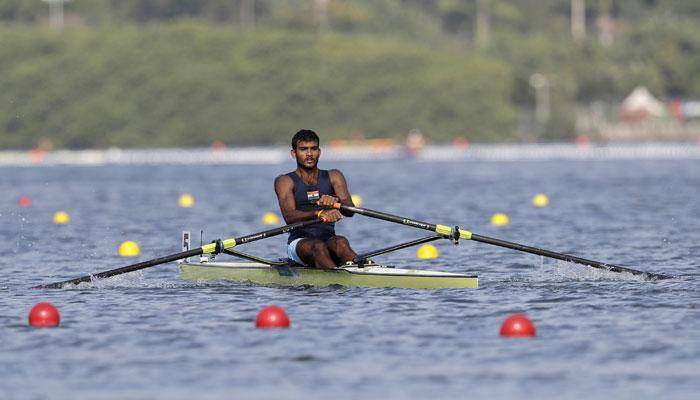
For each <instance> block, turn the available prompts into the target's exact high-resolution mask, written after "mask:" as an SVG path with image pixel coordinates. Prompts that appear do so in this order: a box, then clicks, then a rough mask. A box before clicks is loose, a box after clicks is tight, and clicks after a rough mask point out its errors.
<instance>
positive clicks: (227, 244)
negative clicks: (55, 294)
mask: <svg viewBox="0 0 700 400" xmlns="http://www.w3.org/2000/svg"><path fill="white" fill-rule="evenodd" d="M320 222H321V220H319V219H314V220H308V221H299V222H295V223H293V224H289V225H285V226H281V227H279V228H272V229H268V230H266V231H262V232H258V233H253V234H251V235H245V236H240V237H237V238H231V239H226V240H222V241H221V242H220V243H221V244H220V247H221V248H220V249H219V251H221V250H225V249H230V248H232V247H234V246H237V245H239V244H244V243H250V242H254V241H256V240H261V239H265V238H268V237H272V236H277V235H281V234H283V233H288V232H290V231H292V230H294V229H298V228H302V227H305V226H309V225H313V224H318V223H320ZM216 251H217V243H209V244H205V245H204V246H202V247H198V248H196V249H191V250H187V251H183V252H181V253H176V254H171V255H169V256H164V257H160V258H154V259H153V260H148V261H143V262H140V263H136V264H132V265H127V266H126V267H121V268H116V269H112V270H109V271H104V272H98V273H96V274H92V275H85V276H81V277H79V278H74V279H69V280H67V281H62V282H55V283H49V284H46V285H40V286H36V288H39V289H60V288H62V287H63V286H64V285H68V284H73V285H76V284H78V283H81V282H90V281H91V280H92V279H93V278H108V277H110V276H115V275H121V274H126V273H128V272H133V271H138V270H140V269H145V268H149V267H155V266H156V265H161V264H165V263H169V262H171V261H175V260H180V259H183V258H187V257H193V256H197V255H200V254H210V253H214V252H216Z"/></svg>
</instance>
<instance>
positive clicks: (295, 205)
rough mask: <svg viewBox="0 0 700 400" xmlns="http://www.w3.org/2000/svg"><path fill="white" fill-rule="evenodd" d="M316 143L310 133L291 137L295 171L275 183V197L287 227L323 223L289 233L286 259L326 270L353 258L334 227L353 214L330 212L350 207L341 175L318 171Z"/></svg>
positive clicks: (318, 140) (353, 255)
mask: <svg viewBox="0 0 700 400" xmlns="http://www.w3.org/2000/svg"><path fill="white" fill-rule="evenodd" d="M320 143H321V141H320V139H319V137H318V135H317V134H316V133H315V132H314V131H312V130H308V129H302V130H300V131H299V132H297V133H296V134H295V135H294V137H293V138H292V150H291V155H292V158H294V159H295V160H296V162H297V169H296V170H294V171H292V172H290V173H288V174H284V175H280V176H278V177H277V179H275V193H277V200H278V201H279V205H280V210H281V211H282V217H283V218H284V220H285V221H286V222H287V224H291V223H294V222H299V221H306V220H313V219H317V218H318V219H321V220H322V221H323V224H314V225H309V226H306V227H304V228H301V229H295V230H293V231H291V232H290V233H289V239H288V240H287V254H288V256H289V258H290V259H291V260H293V261H294V262H296V263H298V264H301V265H306V266H310V267H316V268H324V269H330V268H335V267H337V266H338V265H341V264H344V263H346V262H348V261H352V260H353V259H354V258H355V257H357V254H356V253H355V251H354V250H353V249H352V248H351V247H350V243H349V242H348V240H347V239H346V238H345V237H343V236H339V235H336V234H335V223H336V222H337V221H339V220H340V219H342V218H343V217H352V215H353V213H352V212H347V211H339V210H337V209H334V208H332V207H333V204H335V203H341V204H344V205H348V206H351V207H352V206H354V205H353V202H352V199H351V197H350V194H349V192H348V185H347V183H346V181H345V177H344V176H343V173H342V172H340V171H339V170H337V169H331V170H322V169H319V168H318V160H319V157H320V156H321V148H320Z"/></svg>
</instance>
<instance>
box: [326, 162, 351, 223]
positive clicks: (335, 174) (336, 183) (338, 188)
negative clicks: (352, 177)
mask: <svg viewBox="0 0 700 400" xmlns="http://www.w3.org/2000/svg"><path fill="white" fill-rule="evenodd" d="M328 174H329V176H330V178H331V185H333V190H334V191H335V195H336V196H338V201H339V202H340V204H344V205H346V206H352V207H354V206H355V204H354V203H353V202H352V197H351V196H350V192H349V191H348V184H347V182H346V181H345V176H343V173H342V172H340V170H337V169H332V170H330V171H328ZM341 213H342V214H343V215H344V216H346V217H352V216H353V215H354V214H355V213H353V212H350V211H341Z"/></svg>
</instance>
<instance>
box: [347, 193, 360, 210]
mask: <svg viewBox="0 0 700 400" xmlns="http://www.w3.org/2000/svg"><path fill="white" fill-rule="evenodd" d="M350 198H352V204H354V205H355V207H362V196H360V195H359V194H353V195H352V196H350Z"/></svg>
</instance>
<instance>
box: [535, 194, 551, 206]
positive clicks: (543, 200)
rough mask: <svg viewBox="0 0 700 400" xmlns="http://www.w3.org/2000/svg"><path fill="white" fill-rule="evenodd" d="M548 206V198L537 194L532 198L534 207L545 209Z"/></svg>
mask: <svg viewBox="0 0 700 400" xmlns="http://www.w3.org/2000/svg"><path fill="white" fill-rule="evenodd" d="M548 204H549V197H547V195H546V194H544V193H537V194H536V195H535V197H533V198H532V205H533V206H535V207H547V205H548Z"/></svg>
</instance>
